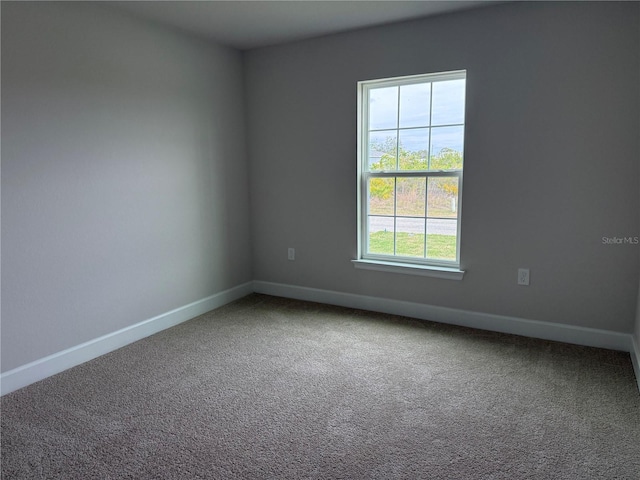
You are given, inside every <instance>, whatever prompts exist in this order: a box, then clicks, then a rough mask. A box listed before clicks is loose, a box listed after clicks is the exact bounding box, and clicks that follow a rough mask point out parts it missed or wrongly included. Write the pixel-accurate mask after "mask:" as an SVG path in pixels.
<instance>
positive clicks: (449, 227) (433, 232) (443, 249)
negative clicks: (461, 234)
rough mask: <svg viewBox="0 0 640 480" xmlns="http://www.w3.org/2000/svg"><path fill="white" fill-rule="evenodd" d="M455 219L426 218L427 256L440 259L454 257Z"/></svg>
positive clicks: (456, 227)
mask: <svg viewBox="0 0 640 480" xmlns="http://www.w3.org/2000/svg"><path fill="white" fill-rule="evenodd" d="M457 234H458V221H457V220H441V219H428V220H427V257H428V258H437V259H442V260H455V259H456V237H457Z"/></svg>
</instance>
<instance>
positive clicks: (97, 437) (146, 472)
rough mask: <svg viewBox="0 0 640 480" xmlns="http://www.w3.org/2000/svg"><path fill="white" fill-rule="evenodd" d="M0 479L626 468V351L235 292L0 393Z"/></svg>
mask: <svg viewBox="0 0 640 480" xmlns="http://www.w3.org/2000/svg"><path fill="white" fill-rule="evenodd" d="M1 459H2V478H3V479H38V478H60V479H92V478H96V479H121V478H130V479H165V478H166V479H192V478H212V479H234V478H242V479H405V478H406V479H510V480H513V479H525V478H526V479H581V480H583V479H636V480H637V479H638V478H640V395H639V394H638V391H637V387H636V383H635V379H634V374H633V371H632V366H631V362H630V358H629V355H628V354H625V353H620V352H612V351H608V350H601V349H595V348H586V347H578V346H572V345H565V344H561V343H554V342H547V341H541V340H532V339H528V338H523V337H516V336H510V335H502V334H496V333H489V332H483V331H479V330H471V329H465V328H458V327H452V326H446V325H439V324H434V323H426V322H418V321H413V320H410V319H406V318H402V317H394V316H391V315H382V314H374V313H370V312H363V311H356V310H349V309H344V308H337V307H328V306H324V305H320V304H314V303H306V302H299V301H293V300H285V299H281V298H274V297H268V296H264V295H251V296H249V297H246V298H244V299H242V300H239V301H237V302H234V303H233V304H230V305H227V306H225V307H223V308H221V309H218V310H216V311H213V312H210V313H208V314H205V315H202V316H200V317H198V318H196V319H194V320H192V321H190V322H187V323H184V324H182V325H180V326H178V327H175V328H172V329H170V330H167V331H164V332H161V333H159V334H157V335H154V336H152V337H149V338H147V339H144V340H142V341H139V342H137V343H135V344H132V345H130V346H127V347H125V348H122V349H120V350H118V351H116V352H113V353H111V354H108V355H105V356H103V357H101V358H99V359H96V360H94V361H91V362H88V363H86V364H83V365H81V366H79V367H76V368H74V369H71V370H68V371H66V372H64V373H62V374H60V375H56V376H55V377H52V378H49V379H47V380H44V381H42V382H39V383H37V384H34V385H31V386H30V387H27V388H24V389H22V390H19V391H17V392H14V393H12V394H9V395H6V396H5V397H3V398H2V458H1Z"/></svg>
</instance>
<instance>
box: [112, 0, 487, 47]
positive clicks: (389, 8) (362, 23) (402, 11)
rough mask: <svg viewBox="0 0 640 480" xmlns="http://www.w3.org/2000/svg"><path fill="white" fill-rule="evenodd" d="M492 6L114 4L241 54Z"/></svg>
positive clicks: (399, 1)
mask: <svg viewBox="0 0 640 480" xmlns="http://www.w3.org/2000/svg"><path fill="white" fill-rule="evenodd" d="M490 3H497V2H493V1H490V0H481V1H464V0H451V1H435V0H413V1H403V0H387V1H380V0H377V1H369V0H355V1H337V0H329V1H315V0H285V1H272V0H257V1H255V0H254V1H248V0H235V1H211V0H209V1H189V0H182V1H114V2H105V4H106V5H108V6H110V7H115V8H118V9H121V10H125V11H128V12H130V13H132V14H134V15H136V16H138V17H143V18H146V19H150V20H153V21H156V22H159V23H162V24H164V25H168V26H171V27H174V28H177V29H180V30H183V31H187V32H190V33H192V34H195V35H198V36H200V37H204V38H207V39H211V40H215V41H217V42H219V43H222V44H225V45H229V46H232V47H235V48H238V49H241V50H245V49H249V48H255V47H263V46H267V45H275V44H278V43H284V42H289V41H293V40H300V39H303V38H310V37H316V36H320V35H326V34H330V33H336V32H341V31H346V30H352V29H356V28H362V27H369V26H374V25H382V24H385V23H391V22H397V21H402V20H408V19H411V18H418V17H425V16H429V15H436V14H440V13H446V12H452V11H456V10H463V9H468V8H476V7H479V6H483V5H488V4H490Z"/></svg>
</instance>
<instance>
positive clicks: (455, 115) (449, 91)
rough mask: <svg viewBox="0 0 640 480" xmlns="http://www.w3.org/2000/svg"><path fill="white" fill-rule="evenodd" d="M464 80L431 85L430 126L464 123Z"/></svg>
mask: <svg viewBox="0 0 640 480" xmlns="http://www.w3.org/2000/svg"><path fill="white" fill-rule="evenodd" d="M464 87H465V80H464V79H461V80H449V81H446V82H434V83H433V87H432V88H433V100H432V101H433V111H432V113H431V115H432V116H431V125H451V124H455V123H464Z"/></svg>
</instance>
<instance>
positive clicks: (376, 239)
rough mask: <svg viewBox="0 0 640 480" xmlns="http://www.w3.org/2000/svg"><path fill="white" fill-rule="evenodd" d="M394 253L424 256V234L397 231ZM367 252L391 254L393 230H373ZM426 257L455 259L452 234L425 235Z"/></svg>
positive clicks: (454, 240)
mask: <svg viewBox="0 0 640 480" xmlns="http://www.w3.org/2000/svg"><path fill="white" fill-rule="evenodd" d="M397 237H398V238H397V245H396V255H406V256H411V257H423V256H424V234H422V233H406V232H398V236H397ZM369 253H381V254H387V255H393V232H375V233H371V234H370V235H369ZM427 258H442V259H446V260H455V258H456V237H455V236H454V235H439V234H431V235H427Z"/></svg>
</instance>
